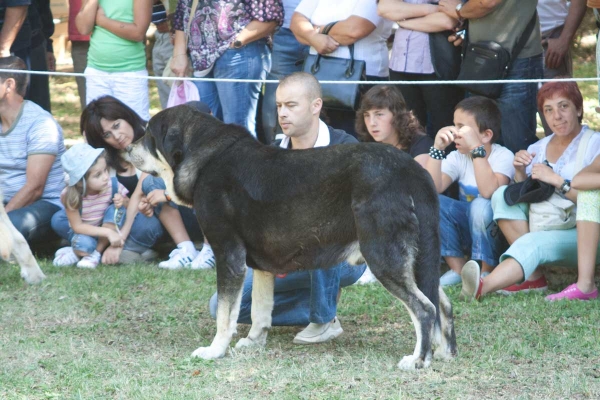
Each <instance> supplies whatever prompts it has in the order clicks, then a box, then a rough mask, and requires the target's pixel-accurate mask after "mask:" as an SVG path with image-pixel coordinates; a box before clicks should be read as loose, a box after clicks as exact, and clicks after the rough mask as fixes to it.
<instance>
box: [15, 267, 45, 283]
mask: <svg viewBox="0 0 600 400" xmlns="http://www.w3.org/2000/svg"><path fill="white" fill-rule="evenodd" d="M21 277H22V278H23V279H25V282H27V283H29V284H30V285H37V284H39V283H42V281H43V280H44V279H45V278H46V275H44V273H43V272H42V270H41V269H38V270H37V271H35V272H31V271H29V272H27V270H25V269H22V270H21Z"/></svg>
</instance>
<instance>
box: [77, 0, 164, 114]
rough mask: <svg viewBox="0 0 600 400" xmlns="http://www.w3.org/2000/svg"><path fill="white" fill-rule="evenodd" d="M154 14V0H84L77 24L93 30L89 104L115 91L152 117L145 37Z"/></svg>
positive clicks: (85, 30)
mask: <svg viewBox="0 0 600 400" xmlns="http://www.w3.org/2000/svg"><path fill="white" fill-rule="evenodd" d="M151 16H152V0H84V4H83V6H82V7H81V10H80V11H79V14H77V17H76V19H75V24H76V26H77V29H78V30H79V32H81V33H82V34H84V35H85V34H90V33H91V35H92V36H91V39H90V49H89V51H88V64H87V68H86V69H85V72H84V73H85V75H86V104H88V103H89V102H91V101H92V100H94V99H96V98H98V97H100V96H103V95H111V96H114V97H116V98H118V99H119V100H121V101H122V102H123V103H125V104H127V105H128V106H129V107H130V108H132V109H133V110H134V111H135V112H136V113H137V114H138V115H139V116H140V117H141V118H142V119H143V120H146V121H147V120H149V119H150V102H149V98H148V79H147V78H146V77H147V76H148V71H147V70H146V51H145V48H144V40H145V38H146V31H147V30H148V26H149V25H150V19H151Z"/></svg>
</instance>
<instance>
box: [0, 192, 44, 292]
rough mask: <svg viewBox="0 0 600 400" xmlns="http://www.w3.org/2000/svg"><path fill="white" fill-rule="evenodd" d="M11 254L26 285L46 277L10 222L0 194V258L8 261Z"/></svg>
mask: <svg viewBox="0 0 600 400" xmlns="http://www.w3.org/2000/svg"><path fill="white" fill-rule="evenodd" d="M11 254H12V255H13V256H14V258H15V259H16V260H17V262H18V263H19V265H20V266H21V276H22V277H23V279H25V281H26V282H27V283H31V284H33V283H40V282H41V281H42V280H43V279H44V278H45V277H46V276H45V275H44V273H43V272H42V270H41V269H40V266H39V265H38V263H37V261H36V259H35V257H34V256H33V254H31V249H30V248H29V244H27V241H26V240H25V238H24V237H23V235H21V232H19V231H18V230H17V229H16V228H15V227H14V226H13V224H12V223H11V222H10V219H9V218H8V214H6V210H4V202H3V199H2V193H1V192H0V256H1V257H2V258H3V259H4V260H8V259H9V258H10V256H11Z"/></svg>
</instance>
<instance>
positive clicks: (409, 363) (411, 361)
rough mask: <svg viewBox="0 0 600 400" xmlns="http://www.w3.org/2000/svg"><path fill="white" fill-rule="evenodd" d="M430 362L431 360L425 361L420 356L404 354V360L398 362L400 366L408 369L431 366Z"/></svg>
mask: <svg viewBox="0 0 600 400" xmlns="http://www.w3.org/2000/svg"><path fill="white" fill-rule="evenodd" d="M429 364H430V362H429V361H423V360H422V359H420V358H419V357H418V356H415V355H410V356H404V357H403V358H402V360H400V362H399V363H398V368H400V369H403V370H406V371H413V370H416V369H422V368H427V367H429Z"/></svg>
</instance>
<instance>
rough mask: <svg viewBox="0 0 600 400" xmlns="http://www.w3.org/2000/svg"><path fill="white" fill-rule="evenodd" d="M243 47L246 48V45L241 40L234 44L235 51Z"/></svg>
mask: <svg viewBox="0 0 600 400" xmlns="http://www.w3.org/2000/svg"><path fill="white" fill-rule="evenodd" d="M242 47H244V43H242V42H241V41H240V40H236V41H235V42H233V48H234V49H241V48H242Z"/></svg>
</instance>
